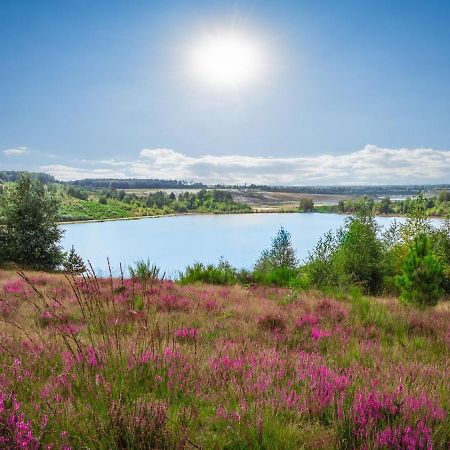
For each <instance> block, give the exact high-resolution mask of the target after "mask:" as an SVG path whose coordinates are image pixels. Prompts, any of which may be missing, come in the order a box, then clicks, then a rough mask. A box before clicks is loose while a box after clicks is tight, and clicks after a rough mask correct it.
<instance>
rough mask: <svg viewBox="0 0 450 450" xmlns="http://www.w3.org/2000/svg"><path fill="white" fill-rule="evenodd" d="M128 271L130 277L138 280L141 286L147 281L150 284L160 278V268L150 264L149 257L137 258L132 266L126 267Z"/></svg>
mask: <svg viewBox="0 0 450 450" xmlns="http://www.w3.org/2000/svg"><path fill="white" fill-rule="evenodd" d="M128 271H129V272H130V275H131V277H132V278H134V279H136V280H138V281H139V282H140V283H141V285H142V286H143V287H145V286H146V285H147V284H148V283H150V284H152V283H154V282H155V281H156V280H158V279H160V278H164V275H163V276H161V273H160V272H161V270H160V268H159V267H158V266H157V265H156V264H152V263H151V262H150V260H149V259H147V261H144V260H139V261H136V262H135V263H134V267H132V266H130V267H128Z"/></svg>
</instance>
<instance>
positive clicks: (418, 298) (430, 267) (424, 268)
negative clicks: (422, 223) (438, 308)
mask: <svg viewBox="0 0 450 450" xmlns="http://www.w3.org/2000/svg"><path fill="white" fill-rule="evenodd" d="M442 278H443V272H442V266H441V264H440V263H439V261H438V259H437V258H436V257H435V256H434V255H433V253H432V252H431V248H430V242H429V238H428V236H427V235H426V234H424V233H421V234H419V235H417V236H416V237H415V238H414V240H413V241H412V243H411V245H410V249H409V253H408V255H407V257H406V260H405V262H404V263H403V273H402V275H398V276H397V277H396V283H397V286H398V287H399V288H400V292H401V293H400V298H401V300H402V301H404V302H407V303H412V304H414V305H416V306H418V307H420V308H423V307H425V306H433V305H435V304H436V303H437V302H438V300H439V298H440V297H441V296H442V289H441V283H442Z"/></svg>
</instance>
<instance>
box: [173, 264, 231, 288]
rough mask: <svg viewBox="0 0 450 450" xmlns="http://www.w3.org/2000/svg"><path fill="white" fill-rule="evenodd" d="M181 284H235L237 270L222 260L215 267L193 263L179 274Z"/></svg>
mask: <svg viewBox="0 0 450 450" xmlns="http://www.w3.org/2000/svg"><path fill="white" fill-rule="evenodd" d="M179 281H180V283H181V284H188V283H208V284H226V285H231V284H236V283H237V282H238V281H239V280H238V272H237V270H236V269H235V268H234V267H233V266H232V265H231V264H230V263H229V262H228V261H225V260H224V259H222V258H221V259H220V260H219V262H218V264H217V265H214V264H206V265H205V264H203V263H200V262H195V263H194V264H192V265H191V266H187V267H186V270H185V271H184V272H183V273H181V274H180V278H179Z"/></svg>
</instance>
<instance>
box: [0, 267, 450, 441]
mask: <svg viewBox="0 0 450 450" xmlns="http://www.w3.org/2000/svg"><path fill="white" fill-rule="evenodd" d="M0 297H1V299H2V301H1V303H0V317H1V321H2V322H1V326H0V335H1V339H0V343H1V345H0V364H1V367H2V371H1V375H0V447H1V448H25V449H38V448H55V449H56V448H58V449H59V448H64V449H68V448H73V449H75V448H92V449H94V448H95V449H125V448H129V449H132V448H134V449H141V448H142V449H171V448H205V449H222V448H226V449H253V448H255V449H256V448H257V449H298V448H308V449H329V448H339V449H353V448H367V449H372V448H380V449H381V448H382V449H397V448H402V449H430V448H436V449H444V448H447V446H448V444H449V442H450V441H449V439H450V434H449V433H450V419H449V412H450V384H449V380H450V358H449V356H450V330H449V323H450V309H449V307H448V306H449V305H448V304H447V303H441V304H440V305H438V306H437V307H435V308H432V309H430V310H427V311H417V310H414V309H411V308H409V307H406V306H401V305H400V304H399V303H398V301H397V299H390V298H384V299H374V298H364V297H361V296H359V295H357V294H354V295H349V296H348V297H345V298H340V299H337V298H333V297H331V296H326V295H324V294H320V293H317V292H313V291H309V292H304V291H292V290H288V289H281V288H269V287H260V286H249V287H243V286H233V287H224V286H208V285H201V284H200V285H185V286H180V285H178V284H176V283H174V282H171V281H158V280H153V281H152V280H150V281H147V282H143V283H141V282H139V281H138V280H132V279H125V280H120V279H98V280H97V279H95V278H86V279H82V278H78V279H73V278H68V279H66V278H65V277H64V276H63V275H61V274H59V275H58V274H54V275H50V274H44V273H37V272H35V273H29V274H27V275H26V276H25V277H24V276H22V277H21V276H19V275H17V274H16V273H15V272H13V271H0Z"/></svg>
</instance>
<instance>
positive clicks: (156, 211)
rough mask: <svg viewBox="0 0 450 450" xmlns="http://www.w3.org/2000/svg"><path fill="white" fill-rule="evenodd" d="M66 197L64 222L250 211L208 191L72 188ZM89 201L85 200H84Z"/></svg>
mask: <svg viewBox="0 0 450 450" xmlns="http://www.w3.org/2000/svg"><path fill="white" fill-rule="evenodd" d="M64 192H66V195H65V197H64V196H63V203H62V205H61V208H60V211H59V215H60V220H62V221H76V220H104V219H118V218H131V217H142V216H158V215H164V214H173V213H187V212H198V213H220V214H221V213H223V214H229V213H245V212H250V211H251V209H250V207H248V206H246V205H243V204H241V203H238V202H235V201H234V200H233V197H232V196H231V194H230V193H229V192H226V191H219V190H215V189H214V190H205V189H202V190H201V191H199V192H197V193H195V192H187V191H186V192H182V193H181V194H180V195H179V196H178V198H177V197H176V195H175V194H174V193H173V192H172V193H170V194H167V193H166V192H162V191H158V192H151V193H145V195H144V194H138V193H130V194H125V192H124V191H121V190H116V189H103V190H102V191H101V192H99V191H90V192H87V191H85V190H81V189H79V188H78V187H76V186H75V187H73V186H72V187H69V188H68V189H67V190H66V191H64ZM84 198H86V199H84Z"/></svg>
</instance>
